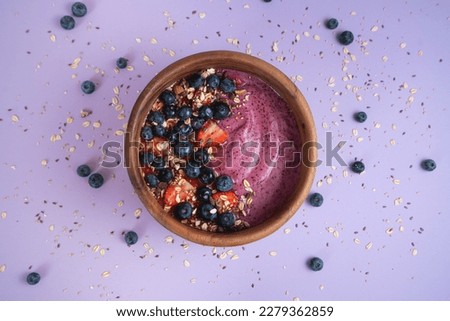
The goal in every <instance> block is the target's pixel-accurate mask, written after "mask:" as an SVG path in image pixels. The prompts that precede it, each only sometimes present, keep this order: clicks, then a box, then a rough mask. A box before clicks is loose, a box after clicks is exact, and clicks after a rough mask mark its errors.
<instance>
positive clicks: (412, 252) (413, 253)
mask: <svg viewBox="0 0 450 321" xmlns="http://www.w3.org/2000/svg"><path fill="white" fill-rule="evenodd" d="M411 254H412V255H413V256H416V255H417V249H416V248H414V249H412V250H411Z"/></svg>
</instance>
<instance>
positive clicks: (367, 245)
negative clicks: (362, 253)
mask: <svg viewBox="0 0 450 321" xmlns="http://www.w3.org/2000/svg"><path fill="white" fill-rule="evenodd" d="M372 245H373V244H372V242H369V243H367V244H366V250H370V249H371V248H372Z"/></svg>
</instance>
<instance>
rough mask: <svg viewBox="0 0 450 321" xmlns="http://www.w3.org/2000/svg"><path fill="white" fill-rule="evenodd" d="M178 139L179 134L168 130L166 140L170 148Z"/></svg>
mask: <svg viewBox="0 0 450 321" xmlns="http://www.w3.org/2000/svg"><path fill="white" fill-rule="evenodd" d="M179 137H180V134H179V133H178V132H176V131H174V130H173V129H172V130H168V131H167V132H166V138H167V139H168V140H169V142H170V143H171V146H172V145H173V143H175V142H176V141H177V140H178V138H179Z"/></svg>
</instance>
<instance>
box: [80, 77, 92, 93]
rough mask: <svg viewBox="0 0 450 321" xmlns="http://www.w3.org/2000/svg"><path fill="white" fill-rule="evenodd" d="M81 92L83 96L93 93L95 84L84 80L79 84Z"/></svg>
mask: <svg viewBox="0 0 450 321" xmlns="http://www.w3.org/2000/svg"><path fill="white" fill-rule="evenodd" d="M81 90H82V91H83V92H84V93H85V94H92V93H93V92H94V91H95V84H94V83H93V82H92V81H90V80H85V81H83V82H82V83H81Z"/></svg>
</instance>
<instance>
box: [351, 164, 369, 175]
mask: <svg viewBox="0 0 450 321" xmlns="http://www.w3.org/2000/svg"><path fill="white" fill-rule="evenodd" d="M351 169H352V171H353V172H354V173H357V174H361V173H362V172H364V170H365V169H366V167H365V166H364V163H363V162H360V161H356V162H354V163H353V164H352V165H351Z"/></svg>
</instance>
